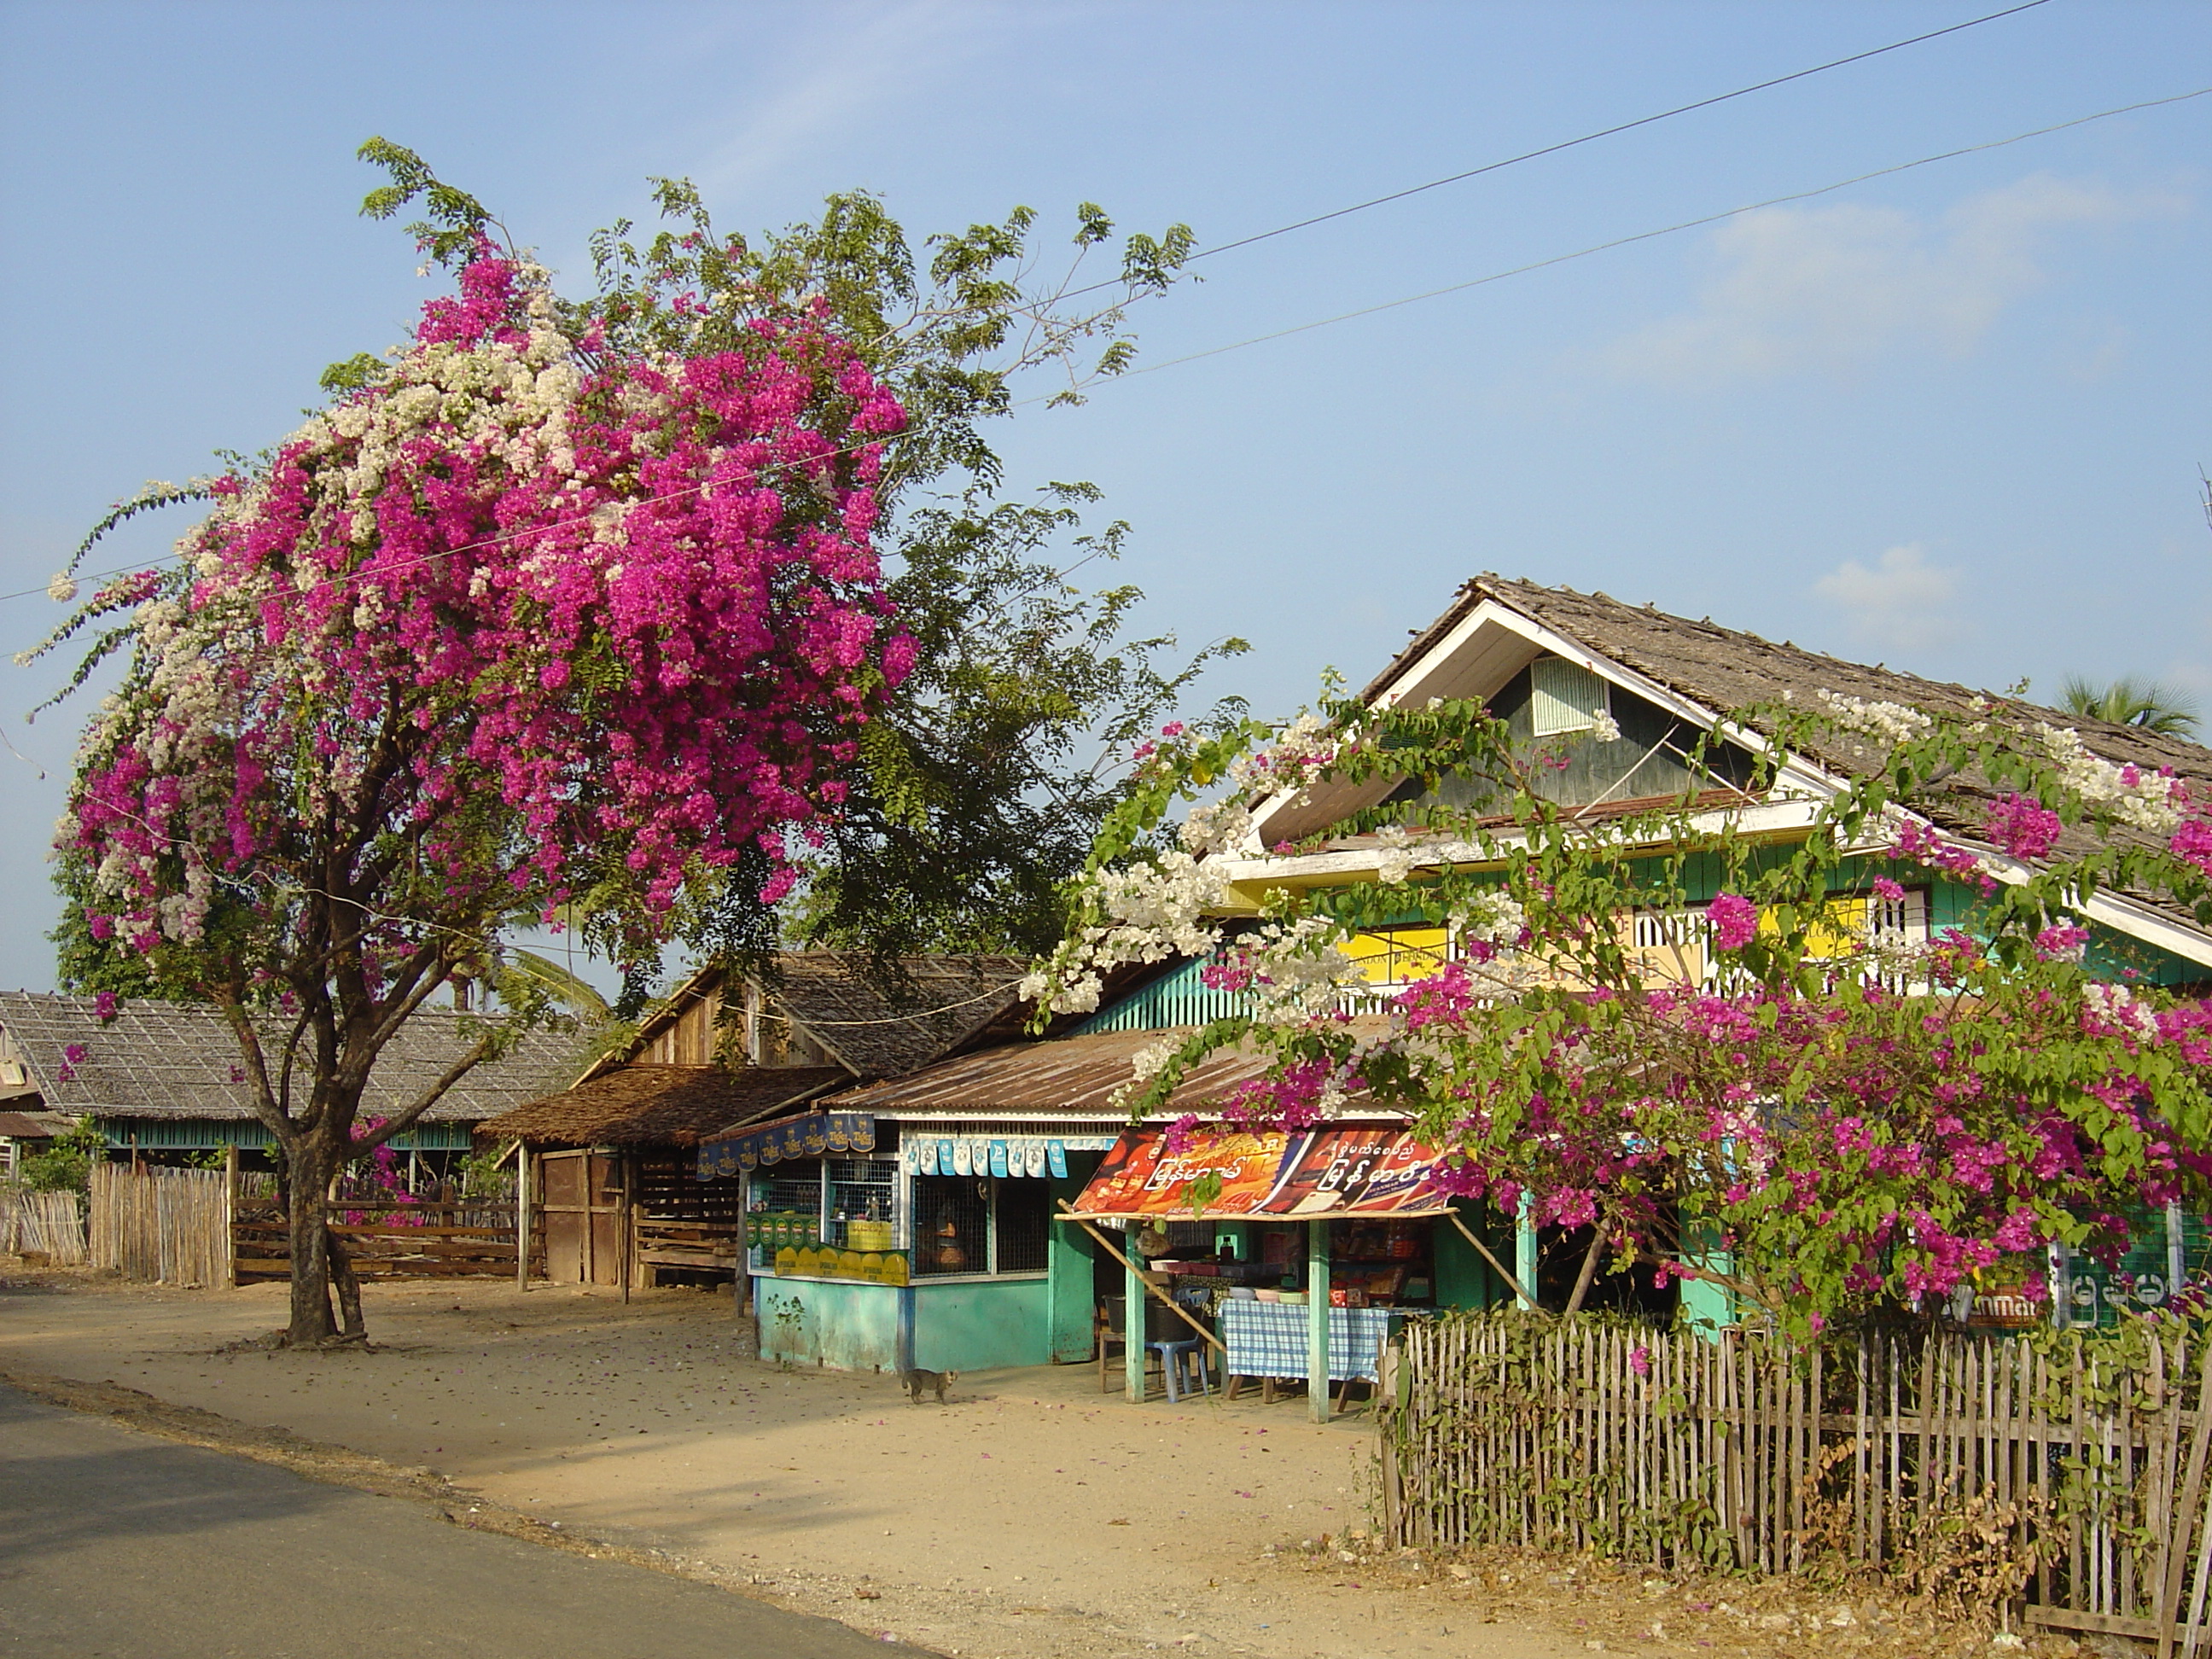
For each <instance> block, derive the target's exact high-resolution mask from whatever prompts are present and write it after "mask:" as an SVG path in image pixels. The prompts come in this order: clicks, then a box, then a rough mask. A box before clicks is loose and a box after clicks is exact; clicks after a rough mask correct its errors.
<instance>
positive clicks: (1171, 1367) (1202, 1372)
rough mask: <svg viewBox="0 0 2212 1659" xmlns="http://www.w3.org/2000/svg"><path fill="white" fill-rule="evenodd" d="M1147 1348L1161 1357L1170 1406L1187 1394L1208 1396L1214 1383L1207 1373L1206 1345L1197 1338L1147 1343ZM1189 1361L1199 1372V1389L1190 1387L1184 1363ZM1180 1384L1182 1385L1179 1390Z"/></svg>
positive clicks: (1161, 1372) (1161, 1374)
mask: <svg viewBox="0 0 2212 1659" xmlns="http://www.w3.org/2000/svg"><path fill="white" fill-rule="evenodd" d="M1145 1346H1146V1347H1147V1348H1149V1349H1151V1350H1152V1352H1154V1353H1156V1354H1158V1355H1159V1357H1160V1376H1161V1377H1162V1378H1163V1379H1164V1381H1165V1382H1166V1383H1167V1385H1168V1404H1170V1406H1172V1405H1174V1404H1175V1403H1176V1401H1179V1400H1181V1399H1182V1396H1183V1395H1186V1394H1208V1393H1211V1392H1212V1383H1211V1381H1210V1379H1209V1378H1208V1377H1207V1376H1206V1345H1205V1343H1204V1342H1203V1341H1201V1340H1200V1339H1199V1338H1197V1337H1190V1338H1188V1339H1187V1340H1183V1341H1181V1342H1147V1343H1146V1344H1145ZM1186 1359H1187V1360H1188V1361H1189V1362H1190V1363H1191V1364H1192V1365H1193V1366H1194V1368H1195V1369H1196V1370H1197V1372H1198V1387H1197V1388H1196V1389H1192V1388H1190V1387H1189V1386H1188V1383H1189V1379H1188V1376H1185V1375H1184V1372H1183V1362H1184V1361H1185V1360H1186ZM1178 1384H1180V1385H1182V1386H1181V1387H1180V1388H1178Z"/></svg>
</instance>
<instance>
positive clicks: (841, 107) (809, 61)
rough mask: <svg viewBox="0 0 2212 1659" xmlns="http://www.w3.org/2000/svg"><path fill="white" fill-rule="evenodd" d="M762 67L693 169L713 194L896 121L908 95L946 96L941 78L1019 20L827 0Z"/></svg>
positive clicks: (988, 13)
mask: <svg viewBox="0 0 2212 1659" xmlns="http://www.w3.org/2000/svg"><path fill="white" fill-rule="evenodd" d="M802 15H805V16H806V17H807V18H808V20H809V26H808V27H805V28H804V29H802V30H801V31H800V32H799V34H798V36H797V38H796V40H787V41H786V42H784V43H782V46H781V50H780V51H779V52H776V53H775V57H774V58H772V59H771V60H770V61H769V62H767V63H764V64H763V65H762V67H763V70H765V71H766V72H764V73H763V74H762V75H760V76H758V78H757V81H756V82H755V84H756V85H757V86H763V87H765V86H774V87H776V88H779V90H777V91H775V93H773V94H768V95H765V96H763V97H761V98H760V99H758V100H752V101H749V103H748V104H747V106H745V110H744V116H743V118H741V119H740V121H739V122H738V125H737V128H736V131H733V132H731V133H729V134H728V135H727V136H726V137H723V138H722V139H721V140H720V142H719V143H717V144H716V145H715V147H714V150H715V153H714V159H713V160H711V161H708V163H707V164H706V165H705V166H704V167H702V168H700V169H699V173H698V177H699V180H700V183H701V185H702V187H703V188H705V189H706V190H707V191H708V194H709V195H710V196H712V195H717V194H720V193H722V192H724V191H734V190H737V189H740V188H742V187H744V186H746V185H753V184H756V183H758V182H760V181H762V180H764V179H772V178H774V177H775V175H776V174H778V173H781V172H784V171H786V170H787V169H789V168H790V167H792V166H793V164H794V163H795V162H799V161H802V160H804V159H805V156H806V155H808V154H809V153H810V152H811V151H812V150H814V149H817V148H819V147H820V146H822V145H823V144H824V143H829V142H831V141H833V140H836V139H837V138H839V137H843V136H846V135H848V134H850V133H851V132H853V131H854V129H855V127H856V125H857V126H859V127H861V128H872V127H875V126H878V125H880V124H881V123H882V122H883V120H884V118H886V117H890V118H894V120H896V118H897V117H899V116H900V115H901V114H902V113H903V112H904V111H903V107H902V106H905V105H906V104H908V103H909V102H910V101H913V100H921V99H926V98H932V97H939V96H942V95H943V94H944V93H945V89H946V84H947V83H946V82H945V78H944V77H945V76H946V75H947V74H948V73H949V72H950V71H951V70H953V69H955V68H956V67H957V66H958V65H959V64H962V63H963V61H964V60H966V59H968V58H971V57H973V56H975V54H976V53H977V52H981V51H984V50H986V49H987V48H989V47H992V46H1004V45H1005V44H1006V40H1005V37H1006V31H1007V30H1008V28H1009V27H1012V25H1013V23H1014V22H1015V21H1017V20H1016V19H1014V18H1012V17H1011V16H1010V15H1008V14H1007V13H1006V12H1005V11H1004V10H1003V9H1000V8H999V7H997V6H994V5H975V4H968V3H962V0H908V3H905V4H899V5H878V4H868V5H858V6H856V5H836V6H823V7H820V8H818V9H813V10H811V12H809V13H805V14H802Z"/></svg>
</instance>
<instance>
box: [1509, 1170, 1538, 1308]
mask: <svg viewBox="0 0 2212 1659" xmlns="http://www.w3.org/2000/svg"><path fill="white" fill-rule="evenodd" d="M1513 1265H1514V1266H1515V1267H1518V1268H1520V1270H1521V1271H1520V1273H1518V1274H1517V1275H1516V1276H1515V1279H1514V1281H1513V1287H1514V1289H1515V1290H1516V1291H1519V1292H1520V1296H1521V1310H1522V1312H1523V1313H1532V1312H1534V1310H1535V1307H1536V1296H1535V1289H1534V1287H1535V1284H1536V1198H1535V1194H1533V1193H1531V1192H1530V1191H1528V1188H1525V1187H1524V1188H1522V1189H1521V1210H1520V1213H1519V1214H1517V1215H1516V1216H1515V1217H1514V1219H1513Z"/></svg>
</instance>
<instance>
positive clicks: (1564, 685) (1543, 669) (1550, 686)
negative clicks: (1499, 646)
mask: <svg viewBox="0 0 2212 1659" xmlns="http://www.w3.org/2000/svg"><path fill="white" fill-rule="evenodd" d="M1528 678H1529V697H1528V714H1529V719H1530V721H1531V725H1532V729H1533V730H1534V733H1535V735H1536V736H1538V737H1540V738H1548V737H1552V736H1553V735H1555V734H1556V733H1559V732H1586V731H1588V730H1589V728H1590V727H1591V726H1595V724H1596V723H1597V716H1598V711H1599V710H1600V709H1601V708H1604V707H1605V682H1604V681H1603V680H1601V679H1600V678H1598V677H1597V676H1596V675H1595V674H1593V673H1592V672H1590V671H1589V669H1587V668H1583V667H1579V666H1577V665H1576V664H1574V663H1571V662H1568V661H1567V660H1566V659H1564V658H1561V657H1539V658H1537V659H1536V660H1535V661H1534V662H1533V663H1531V664H1530V665H1529V666H1528Z"/></svg>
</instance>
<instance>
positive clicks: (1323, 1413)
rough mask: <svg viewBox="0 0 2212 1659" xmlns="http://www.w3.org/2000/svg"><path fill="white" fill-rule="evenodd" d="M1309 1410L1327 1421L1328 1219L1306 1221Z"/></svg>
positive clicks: (1307, 1403) (1314, 1415) (1321, 1419)
mask: <svg viewBox="0 0 2212 1659" xmlns="http://www.w3.org/2000/svg"><path fill="white" fill-rule="evenodd" d="M1306 1412H1307V1414H1308V1415H1309V1416H1310V1417H1311V1418H1312V1419H1313V1420H1314V1421H1315V1422H1316V1423H1326V1422H1328V1223H1327V1222H1326V1221H1309V1222H1307V1223H1306Z"/></svg>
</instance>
